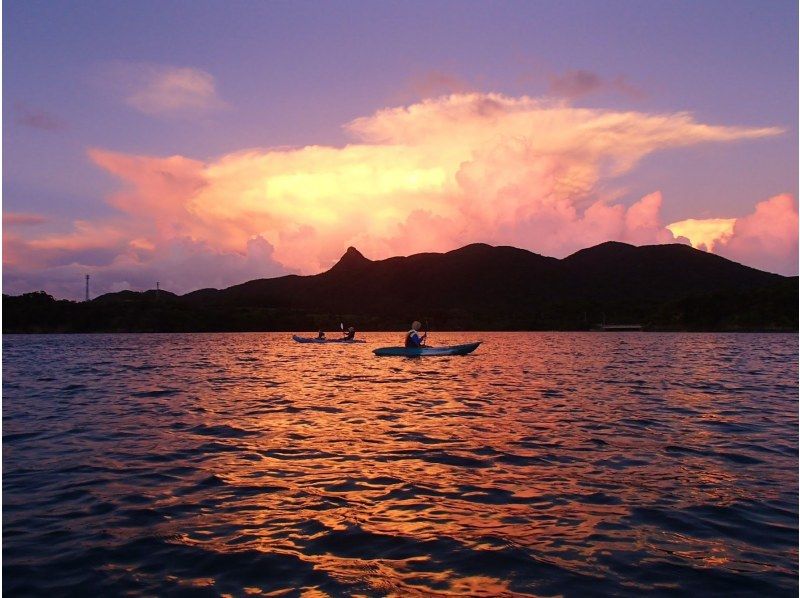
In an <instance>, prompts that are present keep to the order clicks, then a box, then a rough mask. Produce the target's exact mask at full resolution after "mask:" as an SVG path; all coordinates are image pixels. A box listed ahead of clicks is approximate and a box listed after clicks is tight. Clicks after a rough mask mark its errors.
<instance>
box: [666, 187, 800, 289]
mask: <svg viewBox="0 0 800 598" xmlns="http://www.w3.org/2000/svg"><path fill="white" fill-rule="evenodd" d="M668 228H669V229H670V230H671V231H672V232H673V233H675V234H676V235H681V236H684V237H686V238H688V239H689V240H690V241H691V243H692V245H693V246H694V247H698V248H701V249H706V250H707V251H713V252H714V253H719V254H720V255H722V256H724V257H727V258H729V259H732V260H735V261H739V262H744V263H746V264H748V265H750V266H753V267H755V268H759V269H762V270H767V271H770V272H777V273H781V274H788V275H794V274H797V268H798V263H797V256H798V253H797V252H798V245H797V238H798V215H797V207H796V206H795V202H794V199H793V198H792V197H791V196H790V195H788V194H783V195H776V196H774V197H771V198H769V199H766V200H764V201H761V202H759V203H757V204H756V206H755V209H754V211H753V212H752V213H751V214H748V215H746V216H743V217H741V218H709V219H705V220H693V219H690V220H684V221H681V222H674V223H672V224H670V225H669V226H668Z"/></svg>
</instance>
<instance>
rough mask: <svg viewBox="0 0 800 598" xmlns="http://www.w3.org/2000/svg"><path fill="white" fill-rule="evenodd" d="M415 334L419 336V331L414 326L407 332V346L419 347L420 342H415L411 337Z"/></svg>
mask: <svg viewBox="0 0 800 598" xmlns="http://www.w3.org/2000/svg"><path fill="white" fill-rule="evenodd" d="M415 335H416V336H417V338H419V333H418V332H417V331H416V330H414V329H413V328H412V329H411V330H409V331H408V332H406V348H409V347H412V348H413V347H419V343H415V342H414V341H412V340H411V337H412V336H415Z"/></svg>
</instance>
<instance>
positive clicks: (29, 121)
mask: <svg viewBox="0 0 800 598" xmlns="http://www.w3.org/2000/svg"><path fill="white" fill-rule="evenodd" d="M14 112H15V115H14V120H15V121H16V122H17V123H19V124H21V125H24V126H26V127H30V128H32V129H39V130H40V131H51V132H55V131H63V130H64V129H66V128H67V126H66V124H65V123H64V122H63V121H62V120H61V119H59V118H56V117H55V116H53V115H52V114H49V113H47V112H45V111H44V110H41V109H39V108H34V107H33V106H29V105H27V104H24V103H22V102H15V103H14Z"/></svg>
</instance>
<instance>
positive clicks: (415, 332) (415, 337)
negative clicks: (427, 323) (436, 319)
mask: <svg viewBox="0 0 800 598" xmlns="http://www.w3.org/2000/svg"><path fill="white" fill-rule="evenodd" d="M420 328H422V324H420V323H419V322H417V321H416V320H415V321H414V322H413V323H412V324H411V330H409V331H408V332H407V333H406V348H411V349H413V348H417V347H421V346H422V345H424V344H425V339H426V338H427V337H428V332H427V331H425V333H424V334H423V335H422V336H420V335H419V329H420Z"/></svg>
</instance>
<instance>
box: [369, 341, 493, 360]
mask: <svg viewBox="0 0 800 598" xmlns="http://www.w3.org/2000/svg"><path fill="white" fill-rule="evenodd" d="M480 344H481V342H480V341H478V342H477V343H467V344H466V345H452V346H450V347H414V348H406V347H381V348H380V349H373V350H372V352H373V353H375V355H377V356H378V357H428V356H431V357H433V356H439V355H466V354H467V353H472V352H473V351H474V350H475V349H477V348H478V345H480Z"/></svg>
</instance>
